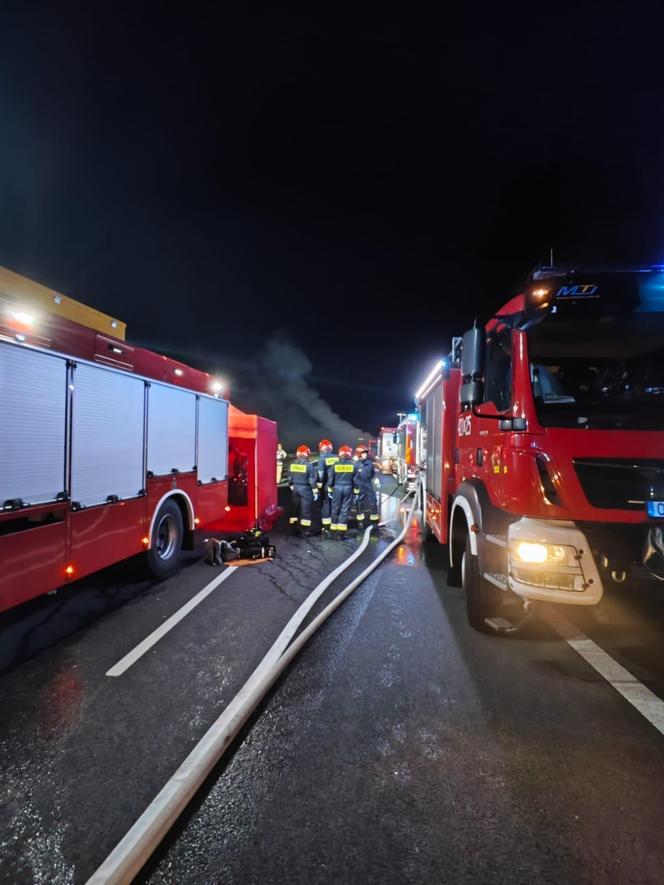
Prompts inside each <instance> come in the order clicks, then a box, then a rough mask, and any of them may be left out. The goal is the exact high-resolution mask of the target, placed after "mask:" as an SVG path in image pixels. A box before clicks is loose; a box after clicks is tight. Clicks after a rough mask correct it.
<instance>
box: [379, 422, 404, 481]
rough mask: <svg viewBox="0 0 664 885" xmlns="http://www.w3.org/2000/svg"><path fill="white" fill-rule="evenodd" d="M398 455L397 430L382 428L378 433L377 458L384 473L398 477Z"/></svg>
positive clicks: (394, 428)
mask: <svg viewBox="0 0 664 885" xmlns="http://www.w3.org/2000/svg"><path fill="white" fill-rule="evenodd" d="M398 455H399V446H398V444H397V428H396V427H381V428H380V431H379V432H378V453H377V458H378V463H379V465H380V469H381V470H382V471H383V473H393V474H395V475H396V472H397V458H398Z"/></svg>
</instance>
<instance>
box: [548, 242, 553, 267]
mask: <svg viewBox="0 0 664 885" xmlns="http://www.w3.org/2000/svg"><path fill="white" fill-rule="evenodd" d="M549 267H553V246H551V248H550V249H549Z"/></svg>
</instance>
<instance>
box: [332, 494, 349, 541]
mask: <svg viewBox="0 0 664 885" xmlns="http://www.w3.org/2000/svg"><path fill="white" fill-rule="evenodd" d="M352 503H353V489H352V488H351V486H336V487H335V489H334V492H333V494H332V526H331V528H332V531H333V532H345V531H346V529H347V528H348V514H349V512H350V505H351V504H352Z"/></svg>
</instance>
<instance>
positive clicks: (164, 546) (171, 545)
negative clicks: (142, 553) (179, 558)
mask: <svg viewBox="0 0 664 885" xmlns="http://www.w3.org/2000/svg"><path fill="white" fill-rule="evenodd" d="M177 541H178V525H177V521H176V519H175V517H174V516H173V514H172V513H165V514H164V516H162V518H161V519H160V520H159V523H158V525H157V531H156V534H155V543H154V549H155V551H156V553H157V556H158V557H159V559H170V558H171V556H172V555H173V552H174V550H175V549H176V546H177Z"/></svg>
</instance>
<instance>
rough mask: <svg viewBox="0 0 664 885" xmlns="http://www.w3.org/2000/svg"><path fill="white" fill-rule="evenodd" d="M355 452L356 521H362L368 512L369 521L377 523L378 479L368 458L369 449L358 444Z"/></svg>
mask: <svg viewBox="0 0 664 885" xmlns="http://www.w3.org/2000/svg"><path fill="white" fill-rule="evenodd" d="M355 454H356V455H357V458H358V461H357V468H356V475H355V488H356V489H357V521H358V522H359V523H363V522H364V517H365V514H366V513H367V512H368V513H369V521H370V522H372V523H377V522H378V519H379V516H378V497H377V495H376V492H377V491H378V490H379V489H380V479H379V478H378V474H377V472H376V468H375V466H374V463H373V461H372V460H371V459H370V458H369V450H368V449H367V448H365V447H364V446H358V447H357V448H356V449H355Z"/></svg>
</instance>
